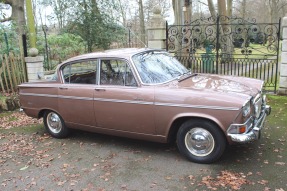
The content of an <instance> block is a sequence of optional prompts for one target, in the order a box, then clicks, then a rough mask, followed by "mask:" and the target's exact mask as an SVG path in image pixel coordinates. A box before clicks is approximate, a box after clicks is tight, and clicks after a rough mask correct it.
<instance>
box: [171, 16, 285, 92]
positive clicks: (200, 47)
mask: <svg viewBox="0 0 287 191" xmlns="http://www.w3.org/2000/svg"><path fill="white" fill-rule="evenodd" d="M166 29H167V30H166V38H167V40H166V47H167V50H168V51H169V52H171V53H174V54H175V56H176V57H177V59H178V60H179V61H180V62H182V63H183V64H184V65H185V66H187V67H188V68H191V70H192V71H193V72H202V73H216V74H224V75H237V76H246V77H251V78H258V79H262V80H264V81H265V84H264V87H265V90H266V91H274V92H275V91H276V89H277V74H278V53H279V46H280V20H279V22H278V23H256V20H255V19H251V20H244V19H242V18H229V17H226V16H218V17H216V18H215V17H210V18H207V19H205V18H202V19H198V20H195V21H193V22H189V23H187V24H185V25H167V27H166Z"/></svg>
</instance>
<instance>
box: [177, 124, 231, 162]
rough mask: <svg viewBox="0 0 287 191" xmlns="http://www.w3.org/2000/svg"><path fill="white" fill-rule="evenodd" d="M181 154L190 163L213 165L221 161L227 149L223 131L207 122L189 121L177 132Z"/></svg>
mask: <svg viewBox="0 0 287 191" xmlns="http://www.w3.org/2000/svg"><path fill="white" fill-rule="evenodd" d="M177 146H178V149H179V152H180V153H181V154H183V155H184V156H186V157H187V158H188V159H189V160H190V161H192V162H197V163H212V162H214V161H216V160H217V159H219V158H220V157H221V155H222V154H223V152H224V150H225V147H226V139H225V137H224V135H223V133H222V132H221V130H220V129H219V128H218V127H217V126H215V125H214V124H213V123H211V122H209V121H206V120H188V121H186V122H185V123H183V124H182V125H181V127H180V128H179V130H178V132H177Z"/></svg>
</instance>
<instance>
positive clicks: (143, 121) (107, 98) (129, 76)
mask: <svg viewBox="0 0 287 191" xmlns="http://www.w3.org/2000/svg"><path fill="white" fill-rule="evenodd" d="M99 68H100V72H99V73H100V81H99V83H100V84H99V85H98V86H97V88H96V91H95V95H94V109H95V116H96V118H97V126H98V127H101V128H106V129H113V130H120V131H128V132H136V133H143V134H154V133H155V123H154V89H153V88H152V87H147V88H142V87H139V86H138V85H137V82H136V80H135V78H134V75H133V73H132V70H131V68H130V67H129V65H128V62H127V61H125V60H121V59H105V60H101V61H100V63H99Z"/></svg>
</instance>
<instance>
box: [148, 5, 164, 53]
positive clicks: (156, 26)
mask: <svg viewBox="0 0 287 191" xmlns="http://www.w3.org/2000/svg"><path fill="white" fill-rule="evenodd" d="M161 11H162V10H161V7H160V6H156V7H155V8H154V10H153V16H152V18H151V19H150V21H149V22H148V26H147V34H148V47H149V48H156V49H166V21H165V20H164V18H163V16H162V15H161Z"/></svg>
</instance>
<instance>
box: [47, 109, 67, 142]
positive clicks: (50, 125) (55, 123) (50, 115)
mask: <svg viewBox="0 0 287 191" xmlns="http://www.w3.org/2000/svg"><path fill="white" fill-rule="evenodd" d="M43 118H44V125H45V128H46V130H47V131H48V132H49V133H50V134H51V135H52V136H53V137H55V138H65V137H67V135H68V133H69V129H68V128H67V127H66V126H65V123H64V120H63V119H62V117H61V116H60V115H59V114H58V113H56V112H54V111H46V112H45V114H44V117H43Z"/></svg>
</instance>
